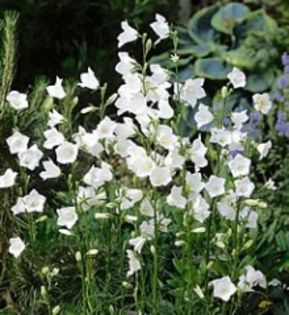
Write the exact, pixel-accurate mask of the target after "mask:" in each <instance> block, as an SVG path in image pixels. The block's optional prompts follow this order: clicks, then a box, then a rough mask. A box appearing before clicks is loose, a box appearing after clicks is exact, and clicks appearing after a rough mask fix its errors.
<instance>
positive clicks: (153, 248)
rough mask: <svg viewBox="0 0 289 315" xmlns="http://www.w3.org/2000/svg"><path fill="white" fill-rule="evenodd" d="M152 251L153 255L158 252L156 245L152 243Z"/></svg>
mask: <svg viewBox="0 0 289 315" xmlns="http://www.w3.org/2000/svg"><path fill="white" fill-rule="evenodd" d="M151 253H152V254H153V255H155V254H156V248H155V247H154V245H151Z"/></svg>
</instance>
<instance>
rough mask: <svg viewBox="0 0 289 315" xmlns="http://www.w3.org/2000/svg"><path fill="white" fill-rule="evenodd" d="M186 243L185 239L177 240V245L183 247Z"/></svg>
mask: <svg viewBox="0 0 289 315" xmlns="http://www.w3.org/2000/svg"><path fill="white" fill-rule="evenodd" d="M184 244H185V241H182V240H179V241H175V246H176V247H181V246H183V245H184Z"/></svg>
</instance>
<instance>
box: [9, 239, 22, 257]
mask: <svg viewBox="0 0 289 315" xmlns="http://www.w3.org/2000/svg"><path fill="white" fill-rule="evenodd" d="M9 243H10V245H9V248H8V252H9V253H10V254H11V255H13V256H14V257H15V258H18V257H19V256H20V255H21V253H22V252H23V251H24V249H25V243H24V242H23V241H22V239H21V238H20V237H12V238H10V240H9Z"/></svg>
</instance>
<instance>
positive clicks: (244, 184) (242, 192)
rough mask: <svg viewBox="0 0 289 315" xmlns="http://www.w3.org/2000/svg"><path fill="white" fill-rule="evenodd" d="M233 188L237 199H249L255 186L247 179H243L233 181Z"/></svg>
mask: <svg viewBox="0 0 289 315" xmlns="http://www.w3.org/2000/svg"><path fill="white" fill-rule="evenodd" d="M235 188H236V194H237V196H238V197H246V198H249V197H250V196H251V195H252V193H253V191H254V189H255V185H254V183H252V182H251V181H250V179H249V178H248V177H244V178H242V179H237V180H235Z"/></svg>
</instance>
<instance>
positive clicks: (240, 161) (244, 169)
mask: <svg viewBox="0 0 289 315" xmlns="http://www.w3.org/2000/svg"><path fill="white" fill-rule="evenodd" d="M228 166H229V168H230V171H231V173H232V175H233V177H240V176H247V175H249V173H250V166H251V160H249V159H248V158H246V157H244V156H243V155H241V154H237V155H236V156H235V157H234V158H233V159H232V160H231V161H230V162H229V163H228Z"/></svg>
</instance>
